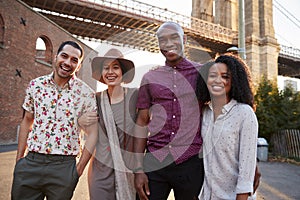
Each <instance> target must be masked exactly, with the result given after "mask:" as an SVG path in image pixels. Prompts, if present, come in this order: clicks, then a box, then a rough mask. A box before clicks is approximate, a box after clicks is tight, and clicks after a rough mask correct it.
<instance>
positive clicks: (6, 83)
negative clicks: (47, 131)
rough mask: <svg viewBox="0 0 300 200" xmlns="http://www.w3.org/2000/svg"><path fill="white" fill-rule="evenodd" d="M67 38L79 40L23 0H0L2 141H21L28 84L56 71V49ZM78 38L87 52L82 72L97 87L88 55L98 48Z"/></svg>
mask: <svg viewBox="0 0 300 200" xmlns="http://www.w3.org/2000/svg"><path fill="white" fill-rule="evenodd" d="M38 38H40V39H41V40H42V41H43V42H44V44H45V47H46V49H45V50H38V49H36V43H37V39H38ZM66 40H75V41H77V39H76V38H74V37H73V36H72V35H71V34H69V33H68V32H67V31H65V30H64V29H62V28H60V27H59V26H57V25H56V24H55V23H53V22H51V21H49V20H48V19H47V18H45V17H44V16H42V15H40V14H39V13H37V12H35V11H33V10H32V9H31V8H30V7H28V6H27V5H26V4H24V3H23V2H21V1H18V0H1V1H0V60H1V62H0V69H1V74H0V99H1V104H0V145H1V144H11V143H16V142H17V132H18V127H19V126H18V125H19V124H20V122H21V120H22V115H23V109H22V104H23V101H24V97H25V90H26V87H27V84H28V83H29V81H30V80H31V79H33V78H36V77H38V76H41V75H45V74H48V73H50V72H51V71H52V64H53V58H54V56H55V54H56V50H57V48H58V46H59V45H60V44H61V43H62V42H63V41H66ZM78 42H79V43H80V44H81V45H82V46H83V48H84V50H85V53H86V55H87V59H85V60H84V62H83V66H82V68H81V70H80V72H79V73H78V76H79V78H81V79H83V80H84V81H86V82H87V83H88V84H89V85H90V86H91V87H93V88H95V84H96V83H95V81H92V80H91V79H90V78H89V77H91V70H90V65H89V64H90V60H91V59H90V58H88V57H92V56H93V55H95V52H94V51H93V50H92V49H91V48H89V47H88V46H86V45H84V44H83V43H81V42H80V41H78Z"/></svg>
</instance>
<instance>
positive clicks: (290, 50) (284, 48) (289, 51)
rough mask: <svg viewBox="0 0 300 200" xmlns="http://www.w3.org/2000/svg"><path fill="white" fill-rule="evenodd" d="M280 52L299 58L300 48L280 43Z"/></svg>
mask: <svg viewBox="0 0 300 200" xmlns="http://www.w3.org/2000/svg"><path fill="white" fill-rule="evenodd" d="M280 53H281V54H283V55H285V56H289V57H294V58H298V59H300V49H297V48H294V47H289V46H285V45H280Z"/></svg>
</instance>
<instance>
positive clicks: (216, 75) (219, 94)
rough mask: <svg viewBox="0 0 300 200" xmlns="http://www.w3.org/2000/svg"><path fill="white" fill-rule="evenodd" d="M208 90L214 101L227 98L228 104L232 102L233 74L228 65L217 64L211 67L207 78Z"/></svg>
mask: <svg viewBox="0 0 300 200" xmlns="http://www.w3.org/2000/svg"><path fill="white" fill-rule="evenodd" d="M207 88H208V91H209V93H210V95H211V98H212V99H214V98H226V102H229V101H230V97H229V92H230V89H231V74H230V72H229V71H228V68H227V65H226V64H224V63H215V64H214V65H213V66H211V67H210V69H209V71H208V77H207Z"/></svg>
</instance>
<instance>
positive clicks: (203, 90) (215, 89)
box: [197, 55, 258, 200]
mask: <svg viewBox="0 0 300 200" xmlns="http://www.w3.org/2000/svg"><path fill="white" fill-rule="evenodd" d="M200 74H201V76H199V78H198V83H197V95H198V99H199V101H200V102H201V103H203V105H204V107H203V118H202V130H201V134H202V138H203V160H204V169H205V177H204V184H203V188H202V191H201V193H200V195H199V198H200V199H204V200H211V199H213V200H216V199H237V200H243V199H248V197H250V198H251V194H252V193H253V182H254V175H255V167H256V151H257V147H256V144H257V134H258V122H257V118H256V115H255V113H254V103H253V99H254V98H253V92H252V84H251V77H250V73H249V69H248V67H247V65H246V64H245V63H244V62H243V61H242V60H241V59H240V58H238V57H236V56H233V55H221V56H219V57H218V58H217V59H216V60H215V61H212V62H208V63H206V64H204V65H203V66H202V67H201V69H200Z"/></svg>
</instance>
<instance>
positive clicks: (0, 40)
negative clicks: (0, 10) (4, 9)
mask: <svg viewBox="0 0 300 200" xmlns="http://www.w3.org/2000/svg"><path fill="white" fill-rule="evenodd" d="M4 31H5V25H4V20H3V18H2V15H1V14H0V47H4Z"/></svg>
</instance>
